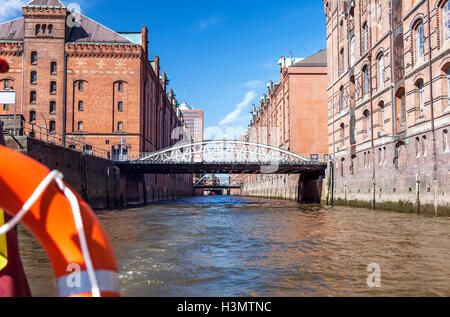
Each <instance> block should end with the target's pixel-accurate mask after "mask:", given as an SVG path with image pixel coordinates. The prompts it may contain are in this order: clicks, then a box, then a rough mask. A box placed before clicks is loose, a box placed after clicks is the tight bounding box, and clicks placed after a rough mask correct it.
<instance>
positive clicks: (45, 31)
mask: <svg viewBox="0 0 450 317" xmlns="http://www.w3.org/2000/svg"><path fill="white" fill-rule="evenodd" d="M45 33H47V25H46V24H43V25H42V34H45Z"/></svg>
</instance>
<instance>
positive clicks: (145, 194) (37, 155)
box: [5, 136, 193, 210]
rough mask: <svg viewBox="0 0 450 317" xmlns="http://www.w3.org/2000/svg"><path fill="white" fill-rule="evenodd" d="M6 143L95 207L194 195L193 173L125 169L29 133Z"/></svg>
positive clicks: (142, 202) (140, 204) (12, 138)
mask: <svg viewBox="0 0 450 317" xmlns="http://www.w3.org/2000/svg"><path fill="white" fill-rule="evenodd" d="M5 142H6V146H8V147H9V148H12V149H14V150H16V151H19V152H21V153H23V154H25V155H27V156H29V157H31V158H33V159H35V160H36V161H38V162H40V163H41V164H43V165H45V166H47V167H48V168H49V169H51V170H59V171H60V172H61V173H62V174H63V175H64V180H65V181H66V183H67V184H69V185H70V186H71V187H72V188H73V189H74V190H75V191H76V192H77V193H79V194H80V196H81V197H82V198H83V199H84V200H85V201H86V202H87V203H89V205H90V206H91V207H92V208H93V209H97V210H102V209H121V208H128V207H136V206H143V205H146V204H149V203H154V202H158V201H167V200H172V199H176V198H180V197H185V196H192V194H193V187H192V185H193V184H192V177H191V178H189V177H187V176H186V175H140V174H128V173H123V172H121V171H120V170H119V168H118V167H117V166H116V165H115V163H114V162H113V161H112V160H109V159H106V158H102V157H98V156H94V155H89V154H88V153H85V152H79V151H76V150H73V149H70V148H65V147H61V146H59V145H57V144H52V143H49V142H43V141H40V140H37V139H34V138H30V137H27V136H15V137H13V136H5Z"/></svg>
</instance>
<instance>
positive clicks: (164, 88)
mask: <svg viewBox="0 0 450 317" xmlns="http://www.w3.org/2000/svg"><path fill="white" fill-rule="evenodd" d="M161 84H162V87H163V90H164V92H165V91H166V72H163V73H162V83H161Z"/></svg>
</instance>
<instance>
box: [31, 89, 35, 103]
mask: <svg viewBox="0 0 450 317" xmlns="http://www.w3.org/2000/svg"><path fill="white" fill-rule="evenodd" d="M30 103H31V104H35V103H36V92H35V91H31V92H30Z"/></svg>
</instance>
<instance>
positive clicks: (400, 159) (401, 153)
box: [394, 142, 407, 169]
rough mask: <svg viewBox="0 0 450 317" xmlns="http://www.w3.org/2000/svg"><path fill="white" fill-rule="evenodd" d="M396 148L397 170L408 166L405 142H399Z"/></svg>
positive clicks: (395, 161)
mask: <svg viewBox="0 0 450 317" xmlns="http://www.w3.org/2000/svg"><path fill="white" fill-rule="evenodd" d="M395 147H396V152H397V153H396V154H397V155H396V156H395V157H394V164H395V168H397V169H398V168H405V167H406V166H407V164H406V163H407V153H406V145H405V143H403V142H398V143H397V145H396V146H395Z"/></svg>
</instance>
